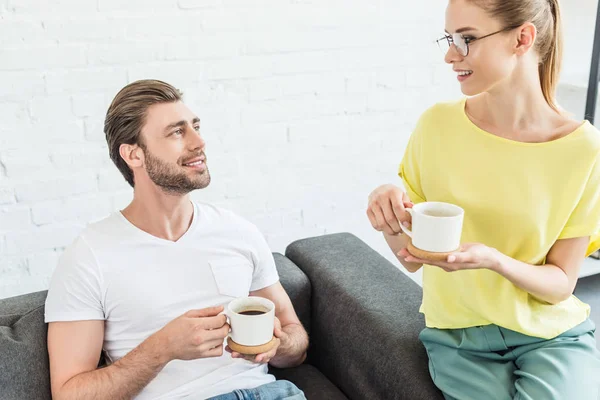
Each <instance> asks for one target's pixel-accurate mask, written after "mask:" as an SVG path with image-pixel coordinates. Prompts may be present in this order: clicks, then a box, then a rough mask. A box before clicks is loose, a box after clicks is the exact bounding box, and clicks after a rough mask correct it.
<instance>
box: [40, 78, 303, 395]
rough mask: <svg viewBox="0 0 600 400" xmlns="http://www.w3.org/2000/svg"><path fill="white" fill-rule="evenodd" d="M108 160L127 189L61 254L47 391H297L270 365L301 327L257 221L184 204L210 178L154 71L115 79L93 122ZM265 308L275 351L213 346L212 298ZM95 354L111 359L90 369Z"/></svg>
mask: <svg viewBox="0 0 600 400" xmlns="http://www.w3.org/2000/svg"><path fill="white" fill-rule="evenodd" d="M104 132H105V134H106V140H107V142H108V148H109V152H110V157H111V158H112V160H113V162H114V163H115V164H116V166H117V168H118V169H119V170H120V171H121V173H122V174H123V176H124V177H125V179H126V180H127V182H129V184H130V185H131V186H132V187H133V201H132V202H131V203H130V204H129V205H128V206H127V207H126V208H125V209H124V210H122V211H121V212H116V213H114V214H113V215H111V216H109V217H107V218H106V219H104V220H102V221H100V222H97V223H94V224H91V225H90V226H89V227H88V228H87V229H86V230H85V231H84V232H83V233H82V234H81V236H80V237H79V238H78V239H77V240H76V241H75V242H74V243H73V244H72V245H71V246H70V247H69V248H68V249H67V250H66V251H65V252H64V254H63V256H62V257H61V260H60V262H59V265H58V267H57V269H56V271H55V273H54V276H53V279H52V283H51V285H50V290H49V293H48V298H47V300H46V322H48V323H49V326H48V352H49V355H50V376H51V384H52V394H53V397H54V398H55V399H92V398H93V399H111V400H112V399H125V398H133V397H136V396H137V397H136V398H139V399H171V398H182V397H186V398H190V399H206V398H212V397H215V396H219V397H218V399H238V398H240V399H242V398H243V399H255V398H258V397H260V398H263V399H264V398H268V399H290V400H292V399H293V400H297V399H304V398H305V397H304V395H303V394H302V392H301V391H300V390H299V389H298V388H296V387H295V386H294V385H293V384H291V383H290V382H287V381H275V378H274V377H273V376H271V375H269V374H268V372H267V364H268V363H270V364H272V365H273V366H276V367H281V368H284V367H292V366H296V365H299V364H301V363H302V362H303V361H304V359H305V357H306V349H307V347H308V336H307V334H306V331H305V330H304V328H303V327H302V325H301V323H300V321H299V320H298V317H297V316H296V313H295V311H294V308H293V306H292V304H291V301H290V299H289V297H288V295H287V294H286V292H285V291H284V289H283V287H282V286H281V284H280V283H279V277H278V275H277V271H276V269H275V263H274V260H273V257H272V255H271V252H270V251H269V248H268V246H267V244H266V242H265V240H264V238H263V237H262V236H261V234H260V233H259V232H258V230H257V229H256V227H255V226H253V225H252V224H250V223H249V222H247V221H245V220H243V219H242V218H240V217H237V216H236V215H234V214H233V213H231V212H229V211H226V210H223V209H220V208H217V207H213V206H210V205H207V204H200V203H197V204H195V203H192V202H191V201H190V198H189V192H191V191H192V190H195V189H201V188H205V187H206V186H208V184H209V183H210V175H209V172H208V167H207V159H206V155H205V152H204V150H205V142H204V140H203V139H202V136H201V135H200V119H199V118H198V117H197V116H196V115H194V114H193V113H192V112H191V111H190V110H189V109H188V108H187V107H186V106H185V104H184V103H183V102H182V101H181V93H180V92H179V91H178V90H177V89H175V88H174V87H172V86H171V85H169V84H166V83H164V82H160V81H155V80H144V81H137V82H134V83H132V84H130V85H128V86H126V87H125V88H123V89H122V90H121V91H120V92H119V93H118V94H117V96H116V97H115V99H114V100H113V102H112V104H111V105H110V108H109V109H108V112H107V115H106V120H105V123H104ZM247 295H251V296H261V297H265V298H268V299H270V300H272V301H273V302H274V303H275V305H276V317H277V318H276V321H275V328H274V335H275V337H276V338H277V339H276V342H277V345H276V347H275V348H274V349H273V350H271V351H270V352H268V353H265V354H260V355H258V356H256V357H255V358H251V359H250V358H248V359H246V358H245V357H243V356H242V355H240V354H237V353H235V352H231V350H230V349H229V348H227V350H228V351H229V352H231V354H229V353H224V351H223V350H224V339H225V338H226V336H227V335H228V333H229V325H227V321H226V317H225V316H224V315H223V305H224V304H227V303H228V302H230V301H231V300H232V299H234V298H236V297H240V296H247ZM103 350H104V352H105V355H106V359H107V361H108V366H106V367H104V368H97V366H98V363H99V360H100V356H101V353H102V351H103Z"/></svg>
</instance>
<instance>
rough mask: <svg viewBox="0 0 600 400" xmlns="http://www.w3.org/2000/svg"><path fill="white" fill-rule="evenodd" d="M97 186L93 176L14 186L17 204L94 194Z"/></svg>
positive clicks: (63, 178)
mask: <svg viewBox="0 0 600 400" xmlns="http://www.w3.org/2000/svg"><path fill="white" fill-rule="evenodd" d="M97 186H98V185H97V180H96V176H95V175H93V174H76V175H75V174H71V175H70V176H67V177H62V178H52V179H48V178H47V179H44V180H41V181H35V182H27V183H19V184H16V185H15V193H16V196H17V201H18V202H19V203H33V202H38V201H43V200H50V199H58V198H62V197H68V196H73V195H77V194H83V193H91V192H95V191H96V190H97Z"/></svg>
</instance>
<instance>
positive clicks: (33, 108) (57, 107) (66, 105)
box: [30, 96, 73, 123]
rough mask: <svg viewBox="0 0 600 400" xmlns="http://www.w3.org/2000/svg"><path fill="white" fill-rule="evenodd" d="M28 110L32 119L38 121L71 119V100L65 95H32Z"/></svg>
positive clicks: (48, 121) (47, 121)
mask: <svg viewBox="0 0 600 400" xmlns="http://www.w3.org/2000/svg"><path fill="white" fill-rule="evenodd" d="M30 112H31V118H32V120H33V121H35V122H40V123H50V122H53V121H57V120H59V121H60V120H69V119H73V113H72V111H71V101H70V99H69V98H68V97H65V96H42V97H34V98H33V99H32V100H31V102H30Z"/></svg>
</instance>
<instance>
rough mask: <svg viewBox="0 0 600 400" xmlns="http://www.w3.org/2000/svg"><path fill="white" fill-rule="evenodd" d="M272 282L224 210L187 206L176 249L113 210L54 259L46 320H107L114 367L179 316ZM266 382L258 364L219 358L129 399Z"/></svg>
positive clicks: (259, 251)
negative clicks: (187, 221) (188, 219)
mask: <svg viewBox="0 0 600 400" xmlns="http://www.w3.org/2000/svg"><path fill="white" fill-rule="evenodd" d="M148 218H151V216H148ZM278 281H279V276H278V274H277V270H276V269H275V262H274V260H273V256H272V254H271V251H270V250H269V247H268V245H267V243H266V241H265V240H264V238H263V236H262V235H261V234H260V232H259V231H258V229H257V228H256V227H255V226H254V225H252V224H251V223H249V222H247V221H246V220H244V219H242V218H240V217H238V216H237V215H235V214H233V213H232V212H230V211H227V210H223V209H220V208H217V207H213V206H210V205H206V204H194V216H193V220H192V224H191V226H190V228H189V229H188V231H187V232H186V233H185V234H184V235H183V236H182V237H181V238H180V239H179V240H178V241H176V242H172V241H169V240H164V239H160V238H158V237H155V236H152V235H150V234H148V233H146V232H144V231H142V230H140V229H138V228H137V227H135V226H134V225H133V224H131V223H130V222H129V221H128V220H127V219H126V218H125V217H124V216H123V215H122V214H121V213H120V212H117V213H114V214H113V215H111V216H109V217H107V218H106V219H104V220H102V221H99V222H96V223H94V224H91V225H90V226H88V227H87V228H86V229H85V231H84V232H83V233H82V234H81V236H80V237H79V238H78V239H77V240H76V241H75V242H74V243H73V244H72V245H71V246H69V247H68V248H67V249H66V250H65V252H64V253H63V255H62V256H61V259H60V261H59V264H58V267H57V268H56V271H55V272H54V275H53V277H52V282H51V284H50V290H49V292H48V298H47V300H46V322H56V321H81V320H104V321H106V322H105V325H104V327H105V331H104V345H103V348H104V350H105V352H106V353H107V355H108V357H109V359H110V360H112V361H116V360H118V359H119V358H121V357H123V356H124V355H126V354H127V353H129V352H130V351H131V350H133V349H134V348H135V347H136V346H138V345H139V344H140V343H141V342H142V341H144V340H145V339H146V338H147V337H148V336H150V335H152V334H153V333H155V332H156V331H158V330H159V329H161V328H162V327H163V326H165V325H166V324H167V323H168V322H169V321H171V320H173V319H174V318H176V317H178V316H180V315H182V314H183V313H185V312H186V311H189V310H192V309H202V308H206V307H211V306H215V305H225V304H227V303H229V302H230V301H231V300H232V299H234V298H235V297H240V296H247V295H248V294H249V292H250V291H254V290H259V289H263V288H265V287H268V286H271V285H273V284H275V283H277V282H278ZM274 380H275V378H274V377H273V376H271V375H269V374H268V372H267V366H266V365H259V364H255V363H252V362H249V361H245V360H243V359H233V358H231V355H230V354H229V353H227V352H224V354H223V356H221V357H218V358H205V359H199V360H192V361H182V360H174V361H171V362H170V363H168V364H167V365H166V367H165V368H164V369H163V370H162V371H161V372H160V373H159V374H158V376H157V377H156V378H155V379H154V380H153V381H152V382H150V384H149V385H148V386H147V387H146V388H145V389H144V390H143V391H142V392H141V393H140V394H139V396H138V397H137V398H138V399H167V398H168V399H171V398H181V397H186V396H189V398H191V399H205V398H208V397H212V396H216V395H219V394H223V393H228V392H231V391H233V390H235V389H248V388H254V387H257V386H260V385H263V384H265V383H270V382H273V381H274Z"/></svg>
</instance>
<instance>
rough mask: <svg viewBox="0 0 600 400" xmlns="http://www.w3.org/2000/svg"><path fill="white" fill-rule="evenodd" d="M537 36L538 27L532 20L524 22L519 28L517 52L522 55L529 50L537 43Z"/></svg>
mask: <svg viewBox="0 0 600 400" xmlns="http://www.w3.org/2000/svg"><path fill="white" fill-rule="evenodd" d="M536 38H537V29H536V27H535V25H533V24H532V23H531V22H527V23H526V24H523V25H522V26H521V27H519V28H518V30H517V44H516V46H515V53H516V54H517V55H519V56H522V55H524V54H526V53H527V52H529V50H530V49H531V48H533V45H534V44H535V39H536Z"/></svg>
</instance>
